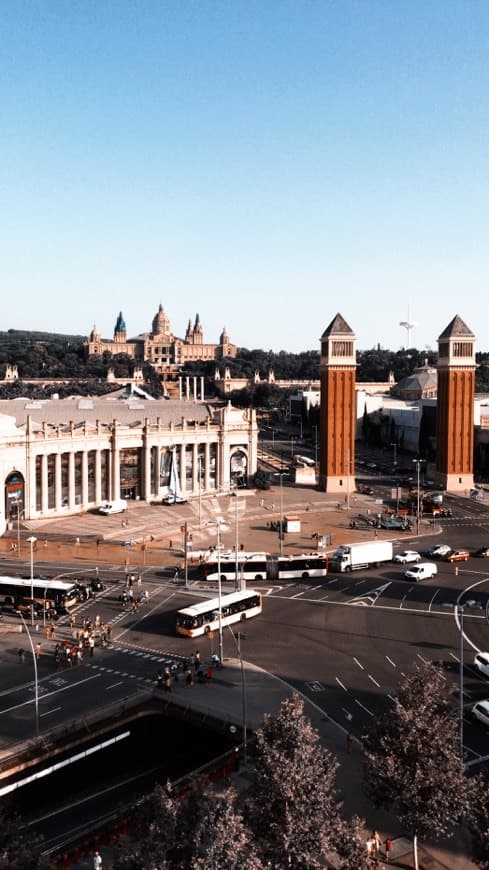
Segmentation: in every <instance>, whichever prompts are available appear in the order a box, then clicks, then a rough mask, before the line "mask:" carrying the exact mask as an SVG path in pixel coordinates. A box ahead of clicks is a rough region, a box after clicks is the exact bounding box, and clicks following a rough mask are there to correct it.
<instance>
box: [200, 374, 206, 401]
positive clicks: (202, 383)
mask: <svg viewBox="0 0 489 870" xmlns="http://www.w3.org/2000/svg"><path fill="white" fill-rule="evenodd" d="M200 401H201V402H205V387H204V376H203V375H201V376H200Z"/></svg>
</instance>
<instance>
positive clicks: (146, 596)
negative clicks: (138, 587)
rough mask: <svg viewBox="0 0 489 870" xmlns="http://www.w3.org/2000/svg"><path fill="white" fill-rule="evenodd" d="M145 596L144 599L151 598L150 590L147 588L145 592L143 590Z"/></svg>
mask: <svg viewBox="0 0 489 870" xmlns="http://www.w3.org/2000/svg"><path fill="white" fill-rule="evenodd" d="M143 596H144V600H145V601H147V600H148V598H149V592H148V590H147V589H145V590H144V592H143Z"/></svg>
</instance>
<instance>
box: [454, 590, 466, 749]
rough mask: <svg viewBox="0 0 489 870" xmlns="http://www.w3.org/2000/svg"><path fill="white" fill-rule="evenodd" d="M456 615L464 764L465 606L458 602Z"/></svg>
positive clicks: (461, 741) (461, 742)
mask: <svg viewBox="0 0 489 870" xmlns="http://www.w3.org/2000/svg"><path fill="white" fill-rule="evenodd" d="M455 607H456V611H455V613H456V615H457V617H458V616H460V622H459V630H460V699H459V717H460V760H461V762H462V764H463V760H464V610H465V608H464V606H463V604H456V605H455Z"/></svg>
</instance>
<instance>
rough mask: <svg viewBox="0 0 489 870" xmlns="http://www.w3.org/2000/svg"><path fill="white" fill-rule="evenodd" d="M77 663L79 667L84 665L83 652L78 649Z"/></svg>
mask: <svg viewBox="0 0 489 870" xmlns="http://www.w3.org/2000/svg"><path fill="white" fill-rule="evenodd" d="M76 663H77V665H81V664H82V663H83V650H82V649H81V648H80V647H78V649H77V651H76Z"/></svg>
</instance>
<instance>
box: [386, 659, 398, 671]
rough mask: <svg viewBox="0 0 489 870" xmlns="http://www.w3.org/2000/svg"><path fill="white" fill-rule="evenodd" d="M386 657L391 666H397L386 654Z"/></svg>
mask: <svg viewBox="0 0 489 870" xmlns="http://www.w3.org/2000/svg"><path fill="white" fill-rule="evenodd" d="M386 659H387V661H388V662H389V664H390V665H392V667H393V668H397V665H396V664H395V662H393V661H392V659H390V658H389V656H386Z"/></svg>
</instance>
